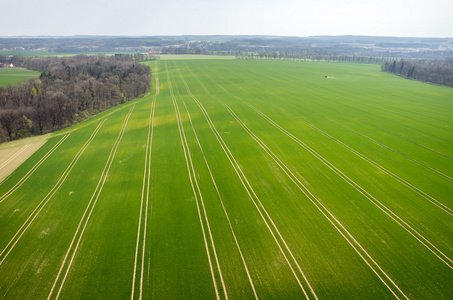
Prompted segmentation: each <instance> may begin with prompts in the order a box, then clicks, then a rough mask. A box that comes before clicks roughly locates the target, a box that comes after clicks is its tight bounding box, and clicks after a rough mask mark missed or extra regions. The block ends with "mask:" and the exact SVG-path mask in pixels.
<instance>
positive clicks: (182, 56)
mask: <svg viewBox="0 0 453 300" xmlns="http://www.w3.org/2000/svg"><path fill="white" fill-rule="evenodd" d="M158 56H159V57H160V60H188V59H190V60H193V59H195V60H200V59H202V60H205V59H209V60H210V59H235V56H233V55H190V54H177V55H172V54H163V55H158Z"/></svg>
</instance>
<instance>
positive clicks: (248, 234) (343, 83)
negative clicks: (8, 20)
mask: <svg viewBox="0 0 453 300" xmlns="http://www.w3.org/2000/svg"><path fill="white" fill-rule="evenodd" d="M149 64H150V67H152V68H153V79H152V80H153V90H152V92H151V95H150V96H148V97H145V98H142V99H139V100H136V101H133V102H130V103H127V104H125V105H121V106H118V107H115V108H113V109H111V110H109V111H106V112H104V113H102V114H100V115H98V116H96V117H94V118H92V119H90V120H87V121H86V122H83V123H81V124H79V125H77V126H75V127H72V128H68V129H66V130H64V131H61V132H58V133H54V135H53V137H52V138H50V139H49V140H48V141H47V143H45V144H44V145H43V146H42V147H41V148H40V149H39V150H38V151H37V152H35V153H34V154H33V155H32V156H31V157H30V158H29V159H28V160H27V161H25V162H24V163H23V164H22V165H21V166H20V167H19V168H17V169H16V170H15V171H14V172H13V173H12V174H11V175H10V176H9V177H8V178H7V179H6V180H5V181H3V182H2V183H1V185H0V297H1V298H2V299H42V298H48V299H54V298H59V297H61V298H71V299H90V298H104V299H136V298H141V297H143V298H156V299H186V298H196V299H209V298H218V299H223V298H231V299H253V298H255V299H257V298H261V299H269V298H277V299H296V298H297V299H299V298H309V299H316V298H320V299H326V298H339V299H383V298H399V299H405V298H406V299H407V298H418V299H442V298H445V299H448V298H452V297H453V289H452V282H453V270H452V269H453V261H452V258H453V246H452V245H453V235H452V229H453V209H452V208H453V197H452V196H451V195H452V194H453V185H452V181H453V147H452V143H453V134H452V125H453V119H452V118H451V115H452V112H453V102H452V99H453V89H451V88H444V87H439V86H433V85H428V84H424V83H419V82H415V81H409V80H405V79H402V78H398V77H396V76H393V75H390V74H386V73H382V72H380V71H379V66H376V65H359V64H339V63H338V64H334V63H322V62H317V63H315V62H291V61H272V60H266V61H259V60H192V59H190V60H189V59H186V60H184V59H183V60H160V61H154V62H149ZM325 76H327V77H328V78H325Z"/></svg>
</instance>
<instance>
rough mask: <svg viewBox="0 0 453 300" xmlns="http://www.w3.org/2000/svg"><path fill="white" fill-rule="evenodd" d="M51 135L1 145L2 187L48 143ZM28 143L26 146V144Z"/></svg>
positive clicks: (0, 182) (0, 167)
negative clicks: (13, 173)
mask: <svg viewBox="0 0 453 300" xmlns="http://www.w3.org/2000/svg"><path fill="white" fill-rule="evenodd" d="M48 137H49V135H45V136H39V137H30V138H26V139H23V140H18V141H13V142H8V143H4V144H2V145H0V185H1V184H2V183H3V182H4V181H5V180H6V179H7V178H8V176H9V175H10V174H11V173H12V172H13V171H14V170H16V169H17V168H18V167H19V166H20V165H21V164H22V163H23V162H25V161H26V160H27V159H28V158H29V157H30V156H31V155H32V154H33V153H35V152H36V151H37V150H38V149H39V148H41V146H42V145H44V144H45V143H46V142H47V139H48ZM25 143H26V144H25Z"/></svg>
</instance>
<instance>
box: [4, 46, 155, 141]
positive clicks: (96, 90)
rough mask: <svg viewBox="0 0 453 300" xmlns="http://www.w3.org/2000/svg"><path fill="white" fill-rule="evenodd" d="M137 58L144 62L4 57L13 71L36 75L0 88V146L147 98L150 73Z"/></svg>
mask: <svg viewBox="0 0 453 300" xmlns="http://www.w3.org/2000/svg"><path fill="white" fill-rule="evenodd" d="M1 59H2V58H1V57H0V60H1ZM140 59H146V57H138V56H136V55H128V54H119V55H115V56H103V55H95V56H87V55H77V56H72V57H65V58H58V57H24V56H14V57H9V58H8V61H10V62H12V63H13V64H14V66H19V67H25V68H27V69H30V70H36V71H41V72H42V73H41V76H40V77H39V78H34V79H30V80H28V81H27V82H24V83H22V84H17V85H8V86H7V87H0V141H6V140H14V139H18V138H21V137H25V136H29V135H37V134H43V133H46V132H51V131H54V130H58V129H61V128H63V127H66V126H70V125H72V124H74V123H77V122H80V121H82V120H84V119H86V118H88V117H89V116H91V115H93V114H96V113H99V112H101V111H103V110H106V109H108V108H110V107H113V106H115V105H118V104H120V103H124V102H126V101H129V100H132V99H135V98H138V97H141V96H143V95H145V94H147V93H149V91H150V88H151V71H150V68H149V67H148V66H145V65H142V64H139V63H138V61H139V60H140Z"/></svg>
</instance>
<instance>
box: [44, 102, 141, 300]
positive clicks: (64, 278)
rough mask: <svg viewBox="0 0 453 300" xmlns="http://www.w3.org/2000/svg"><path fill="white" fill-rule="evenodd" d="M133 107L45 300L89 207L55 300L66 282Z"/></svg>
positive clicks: (62, 266)
mask: <svg viewBox="0 0 453 300" xmlns="http://www.w3.org/2000/svg"><path fill="white" fill-rule="evenodd" d="M134 107H135V105H133V106H132V107H131V108H130V110H129V112H128V114H127V115H126V117H125V119H124V121H123V125H122V127H121V130H120V133H119V134H118V137H117V138H116V141H115V143H114V144H113V147H112V149H111V150H110V154H109V157H108V159H107V162H106V164H105V166H104V170H103V171H102V174H101V177H100V178H99V182H98V184H97V186H96V189H95V191H94V193H93V195H92V196H91V199H90V202H89V203H88V205H87V208H86V209H85V212H84V213H83V216H82V218H81V219H80V222H79V225H78V226H77V230H76V232H75V233H74V236H73V238H72V241H71V244H70V245H69V248H68V251H67V252H66V255H65V257H64V259H63V262H62V264H61V267H60V270H59V271H58V274H57V277H56V278H55V281H54V283H53V285H52V288H51V290H50V292H49V295H48V297H47V299H51V297H52V294H53V291H54V289H55V287H56V285H57V282H58V281H59V278H60V275H61V273H62V271H63V268H64V266H65V264H66V261H67V259H68V256H69V254H70V252H71V250H72V248H73V245H74V242H75V240H76V237H77V234H78V233H79V230H80V227H81V226H82V222H83V220H84V219H85V216H86V214H87V212H88V209H89V208H90V206H91V209H90V212H89V214H88V217H87V218H86V220H85V224H84V225H83V229H82V231H81V233H80V235H79V238H78V241H77V244H76V245H75V248H74V251H73V253H72V256H71V260H70V261H69V263H68V266H67V268H66V272H65V275H64V277H63V279H62V281H61V284H60V288H59V289H58V293H57V295H56V297H55V299H58V298H59V296H60V293H61V290H62V288H63V286H64V283H65V281H66V277H67V276H68V273H69V270H70V268H71V266H72V263H73V261H74V257H75V255H76V252H77V249H78V248H79V245H80V241H81V240H82V237H83V234H84V232H85V229H86V227H87V225H88V221H89V220H90V217H91V214H92V212H93V209H94V207H95V206H96V203H97V200H98V199H99V196H100V194H101V191H102V189H103V187H104V184H105V182H106V180H107V176H108V173H109V171H110V167H111V166H112V163H113V159H114V157H115V154H116V151H117V149H118V146H119V144H120V142H121V139H122V138H123V135H124V132H125V130H126V126H127V123H128V121H129V117H130V116H131V114H132V111H133V110H134ZM93 200H94V202H93ZM92 203H93V205H91V204H92Z"/></svg>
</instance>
